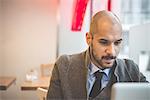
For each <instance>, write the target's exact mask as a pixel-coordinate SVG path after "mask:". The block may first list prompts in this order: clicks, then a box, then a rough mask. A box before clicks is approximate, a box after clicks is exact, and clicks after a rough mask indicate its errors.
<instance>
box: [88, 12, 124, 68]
mask: <svg viewBox="0 0 150 100" xmlns="http://www.w3.org/2000/svg"><path fill="white" fill-rule="evenodd" d="M86 41H87V44H88V45H89V46H90V55H91V56H92V57H93V59H92V62H93V63H96V64H98V65H100V66H101V67H102V68H109V67H112V65H113V63H114V61H115V58H116V57H117V55H118V54H119V51H120V48H121V42H122V26H121V24H120V21H119V19H118V17H117V16H116V15H115V14H113V13H112V12H109V11H105V10H104V11H100V12H98V13H96V14H95V15H94V16H93V18H92V21H91V24H90V32H89V33H87V34H86Z"/></svg>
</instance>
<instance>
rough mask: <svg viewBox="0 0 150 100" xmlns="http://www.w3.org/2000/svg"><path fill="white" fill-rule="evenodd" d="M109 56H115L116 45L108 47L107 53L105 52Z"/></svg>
mask: <svg viewBox="0 0 150 100" xmlns="http://www.w3.org/2000/svg"><path fill="white" fill-rule="evenodd" d="M105 52H106V53H107V54H108V55H112V56H114V55H115V46H114V44H110V45H109V46H107V48H106V51H105Z"/></svg>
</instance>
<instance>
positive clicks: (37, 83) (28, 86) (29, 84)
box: [21, 77, 50, 90]
mask: <svg viewBox="0 0 150 100" xmlns="http://www.w3.org/2000/svg"><path fill="white" fill-rule="evenodd" d="M49 83H50V77H40V78H38V79H37V80H34V81H24V82H23V83H22V84H21V90H36V89H37V88H39V87H41V88H46V89H48V87H49Z"/></svg>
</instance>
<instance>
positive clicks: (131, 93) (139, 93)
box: [111, 83, 150, 100]
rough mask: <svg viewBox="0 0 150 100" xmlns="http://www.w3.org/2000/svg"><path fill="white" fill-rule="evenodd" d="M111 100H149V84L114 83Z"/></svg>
mask: <svg viewBox="0 0 150 100" xmlns="http://www.w3.org/2000/svg"><path fill="white" fill-rule="evenodd" d="M111 100H150V83H116V84H114V85H113V86H112V90H111Z"/></svg>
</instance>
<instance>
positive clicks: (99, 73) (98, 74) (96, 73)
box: [94, 71, 104, 79]
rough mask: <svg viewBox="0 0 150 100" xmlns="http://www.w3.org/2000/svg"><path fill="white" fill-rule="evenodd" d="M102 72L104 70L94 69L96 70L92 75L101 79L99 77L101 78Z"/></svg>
mask: <svg viewBox="0 0 150 100" xmlns="http://www.w3.org/2000/svg"><path fill="white" fill-rule="evenodd" d="M103 73H104V72H99V71H96V72H95V73H94V75H95V77H96V78H99V79H101V78H102V76H103Z"/></svg>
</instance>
